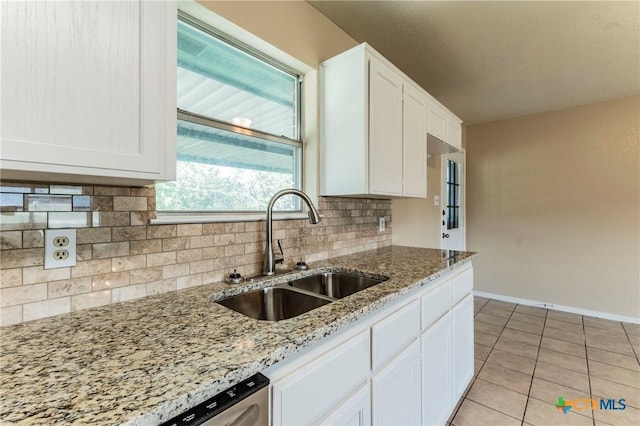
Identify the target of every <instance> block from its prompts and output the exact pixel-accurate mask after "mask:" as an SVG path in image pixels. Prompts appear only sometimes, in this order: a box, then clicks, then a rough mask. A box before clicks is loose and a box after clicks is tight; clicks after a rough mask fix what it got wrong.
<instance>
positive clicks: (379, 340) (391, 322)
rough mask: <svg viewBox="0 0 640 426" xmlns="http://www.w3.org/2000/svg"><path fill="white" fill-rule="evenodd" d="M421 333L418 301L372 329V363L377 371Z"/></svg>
mask: <svg viewBox="0 0 640 426" xmlns="http://www.w3.org/2000/svg"><path fill="white" fill-rule="evenodd" d="M419 333H420V304H419V303H418V301H417V300H415V301H413V302H411V303H410V304H408V305H406V306H405V307H403V308H401V309H399V310H397V311H396V312H394V313H393V314H391V315H389V316H388V317H386V318H385V319H383V320H382V321H380V322H379V323H377V324H376V325H374V326H373V327H372V328H371V344H372V345H371V347H372V353H371V357H372V359H371V363H372V366H373V369H374V370H375V369H376V368H378V367H379V366H381V365H382V364H384V363H385V362H387V361H389V360H390V359H391V358H392V357H393V356H394V355H396V354H398V353H400V352H401V351H402V350H403V349H404V348H406V347H407V346H409V345H410V344H411V342H412V341H414V340H415V339H416V338H417V337H418V334H419Z"/></svg>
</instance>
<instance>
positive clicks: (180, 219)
mask: <svg viewBox="0 0 640 426" xmlns="http://www.w3.org/2000/svg"><path fill="white" fill-rule="evenodd" d="M178 10H179V11H182V12H184V13H185V14H187V15H189V16H191V17H193V18H195V19H197V20H198V21H201V22H202V23H204V24H206V25H208V26H211V27H212V28H214V29H215V30H217V31H219V32H221V33H223V34H226V35H228V36H229V37H231V38H232V39H234V40H237V41H238V42H240V43H242V44H243V45H246V46H247V47H249V48H250V49H252V50H254V51H257V52H261V53H262V54H264V55H266V56H268V57H269V58H272V59H273V60H275V61H277V62H280V63H282V64H283V65H285V66H286V67H288V68H290V69H292V70H295V71H296V72H297V73H298V74H299V75H300V76H301V79H302V80H303V81H304V84H303V85H302V93H300V97H301V98H302V104H301V105H300V110H301V111H300V114H301V117H300V120H299V121H300V128H299V133H300V139H301V140H302V141H304V143H303V144H302V164H301V168H302V174H301V176H300V179H301V186H302V190H303V191H305V192H306V193H307V194H309V196H310V197H311V199H312V200H314V201H317V196H318V190H317V187H318V137H317V127H318V126H317V120H318V112H317V111H318V108H317V102H318V95H317V93H318V83H317V81H318V79H317V71H316V70H315V69H314V68H313V67H311V66H309V65H307V64H305V63H304V62H302V61H300V60H298V59H297V58H294V57H292V56H291V55H289V54H287V53H285V52H284V51H282V50H280V49H278V48H277V47H275V46H273V45H271V44H269V43H267V42H266V41H264V40H262V39H260V38H259V37H257V36H255V35H253V34H251V33H250V32H248V31H247V30H245V29H243V28H241V27H239V26H238V25H236V24H234V23H232V22H231V21H228V20H227V19H225V18H223V17H221V16H219V15H217V14H216V13H214V12H212V11H211V10H209V9H207V8H206V7H204V6H202V5H200V4H198V3H195V2H193V1H180V2H178ZM316 204H317V202H316ZM266 207H267V206H265V211H266ZM304 218H307V214H306V213H305V212H304V211H302V212H282V213H274V219H275V220H282V219H304ZM264 219H265V214H263V213H255V212H246V213H245V212H184V213H183V212H171V213H170V212H162V211H160V212H157V218H156V219H151V220H150V221H149V223H151V224H172V223H205V222H248V221H259V220H264Z"/></svg>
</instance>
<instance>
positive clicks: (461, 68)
mask: <svg viewBox="0 0 640 426" xmlns="http://www.w3.org/2000/svg"><path fill="white" fill-rule="evenodd" d="M309 3H310V4H311V5H312V6H313V7H315V8H316V9H317V10H319V11H320V12H321V13H323V14H324V15H326V16H327V17H328V18H329V19H330V20H331V21H333V22H334V23H335V24H336V25H337V26H338V27H340V28H342V30H344V31H345V32H346V33H347V34H349V35H350V36H351V37H353V38H354V39H355V40H357V41H358V42H367V43H369V44H370V45H371V46H373V47H374V48H375V49H376V50H377V51H379V52H380V53H381V54H382V55H383V56H385V57H386V58H387V59H389V60H390V61H391V62H393V63H394V64H395V65H396V66H397V67H398V68H400V69H401V70H402V71H403V72H404V73H405V74H407V75H408V76H409V77H411V78H412V79H413V80H414V81H416V82H417V83H418V84H419V85H421V86H422V87H423V88H425V89H426V90H427V91H428V92H429V93H431V94H432V95H433V96H434V97H436V98H437V99H438V100H439V101H441V102H442V103H443V104H444V105H445V106H447V107H448V108H449V109H450V110H451V111H453V112H454V113H455V114H457V115H458V116H459V117H460V118H461V119H463V120H464V121H465V123H466V124H467V125H469V124H478V123H484V122H489V121H495V120H500V119H505V118H511V117H517V116H522V115H527V114H533V113H537V112H543V111H551V110H557V109H563V108H568V107H573V106H576V105H582V104H589V103H593V102H598V101H602V100H607V99H614V98H619V97H624V96H631V95H634V94H639V93H640V1H637V0H636V1H627V2H617V1H595V2H583V1H541V2H534V1H509V2H502V1H494V2H485V1H465V2H463V1H309Z"/></svg>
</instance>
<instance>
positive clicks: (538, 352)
mask: <svg viewBox="0 0 640 426" xmlns="http://www.w3.org/2000/svg"><path fill="white" fill-rule="evenodd" d="M548 316H549V310H548V309H547V313H546V315H545V317H544V324H546V323H547V317H548ZM544 324H543V326H542V335H541V336H540V344H539V345H538V351H537V352H536V362H535V364H533V371H532V372H531V383H529V392H527V401H526V402H525V403H524V411H523V412H522V424H524V419H525V418H526V417H527V408H528V407H529V399H530V398H531V388H532V387H533V378H534V377H535V374H536V367H537V366H538V358H539V357H540V348H541V347H542V336H544V327H545V325H544Z"/></svg>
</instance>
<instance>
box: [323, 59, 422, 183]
mask: <svg viewBox="0 0 640 426" xmlns="http://www.w3.org/2000/svg"><path fill="white" fill-rule="evenodd" d="M402 123H403V117H402V78H401V77H400V76H399V75H398V74H396V73H395V72H394V71H393V70H392V69H391V68H389V67H388V66H386V65H385V64H384V63H382V61H380V60H378V59H376V58H374V57H371V58H370V59H369V192H370V193H371V194H376V195H402V175H403V173H402V171H403V169H402ZM329 166H330V168H331V165H330V164H329ZM425 182H426V181H425Z"/></svg>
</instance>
